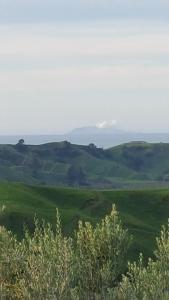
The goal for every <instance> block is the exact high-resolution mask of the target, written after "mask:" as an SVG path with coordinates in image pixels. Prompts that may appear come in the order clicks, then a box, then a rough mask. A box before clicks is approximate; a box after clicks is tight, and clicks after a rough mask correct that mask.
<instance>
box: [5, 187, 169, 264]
mask: <svg viewBox="0 0 169 300" xmlns="http://www.w3.org/2000/svg"><path fill="white" fill-rule="evenodd" d="M113 203H115V204H116V206H117V209H118V210H119V212H120V215H121V218H122V221H123V223H124V225H125V226H126V227H127V228H129V231H130V233H132V234H133V237H134V243H133V246H132V249H131V257H132V258H136V257H137V255H138V253H139V252H140V251H142V252H143V253H144V254H145V255H147V256H149V255H152V250H153V248H154V243H155V237H156V236H157V235H158V233H159V231H160V226H161V225H162V224H164V223H166V222H167V219H168V217H169V190H154V191H151V190H147V191H146V190H142V191H141V190H140V191H139V190H138V191H94V190H79V189H63V188H49V187H40V186H27V185H23V184H13V183H12V184H11V183H6V184H5V183H4V184H0V206H1V207H2V206H5V207H6V208H5V210H4V212H3V213H2V215H1V217H0V218H1V220H0V221H1V222H0V223H1V224H3V225H5V226H6V227H7V228H9V229H11V230H12V231H14V232H15V233H17V234H18V235H19V236H21V235H22V229H23V224H26V225H27V226H28V227H29V228H30V229H31V230H32V229H33V222H34V216H35V214H36V216H37V217H38V218H39V219H42V218H43V219H45V220H46V221H50V222H51V223H52V224H54V222H55V215H56V207H57V208H58V209H59V212H60V214H61V219H62V222H63V225H64V231H65V233H67V234H70V233H72V232H73V229H74V228H76V226H77V223H78V220H79V219H83V220H88V221H91V222H92V223H96V222H97V221H99V219H101V217H103V216H104V215H105V214H106V213H108V212H110V210H111V206H112V204H113Z"/></svg>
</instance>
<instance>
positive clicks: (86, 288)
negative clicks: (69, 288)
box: [75, 206, 130, 299]
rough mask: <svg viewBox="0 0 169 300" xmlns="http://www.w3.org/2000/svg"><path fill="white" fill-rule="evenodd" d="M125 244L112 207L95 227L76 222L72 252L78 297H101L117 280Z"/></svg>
mask: <svg viewBox="0 0 169 300" xmlns="http://www.w3.org/2000/svg"><path fill="white" fill-rule="evenodd" d="M129 244H130V237H129V235H128V233H127V230H124V229H123V227H122V224H121V222H120V219H119V215H118V213H117V211H116V208H115V206H113V208H112V211H111V214H110V215H108V216H106V217H105V219H103V220H102V221H101V223H98V224H97V225H96V227H94V226H92V225H91V224H90V223H88V222H86V223H85V224H83V223H82V222H79V229H78V231H77V234H76V247H75V255H76V274H77V290H78V293H79V295H80V299H95V298H96V299H103V297H105V295H106V294H107V289H108V288H110V287H113V286H114V285H115V284H116V283H117V278H118V276H119V275H120V274H121V273H122V271H123V270H124V262H125V261H126V254H127V251H128V247H129Z"/></svg>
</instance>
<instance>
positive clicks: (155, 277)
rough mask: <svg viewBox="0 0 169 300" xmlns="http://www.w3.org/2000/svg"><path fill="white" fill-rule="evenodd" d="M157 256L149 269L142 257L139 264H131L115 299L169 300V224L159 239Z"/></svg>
mask: <svg viewBox="0 0 169 300" xmlns="http://www.w3.org/2000/svg"><path fill="white" fill-rule="evenodd" d="M155 256H156V259H155V260H152V259H149V262H148V265H147V267H145V265H144V263H143V256H142V255H140V258H139V261H138V263H133V264H129V272H128V274H127V276H123V280H122V282H121V284H120V286H119V288H118V289H117V290H116V291H117V293H116V296H115V299H122V300H169V222H168V226H163V227H162V230H161V236H160V237H159V238H157V250H156V251H155ZM113 294H114V291H113Z"/></svg>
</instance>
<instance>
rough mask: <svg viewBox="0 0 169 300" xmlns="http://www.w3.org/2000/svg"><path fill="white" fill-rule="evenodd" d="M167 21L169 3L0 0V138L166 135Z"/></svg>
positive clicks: (168, 116) (168, 88) (168, 114)
mask: <svg viewBox="0 0 169 300" xmlns="http://www.w3.org/2000/svg"><path fill="white" fill-rule="evenodd" d="M147 2H148V3H147ZM168 19H169V1H168V0H166V1H165V0H158V1H155V0H153V1H152V0H148V1H147V0H107V1H106V0H97V1H96V0H90V1H89V0H72V1H71V0H45V1H44V0H24V1H23V0H0V134H20V133H27V134H28V133H30V134H32V133H58V132H64V131H68V130H71V129H72V128H73V127H80V126H88V125H95V124H98V123H99V122H103V121H105V120H106V121H109V122H111V121H112V120H116V121H117V126H118V127H120V128H124V129H130V130H139V131H168V132H169V21H168Z"/></svg>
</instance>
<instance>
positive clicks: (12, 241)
mask: <svg viewBox="0 0 169 300" xmlns="http://www.w3.org/2000/svg"><path fill="white" fill-rule="evenodd" d="M72 259H73V255H72V240H71V239H70V238H66V237H64V236H63V235H62V232H61V227H60V219H59V217H58V216H57V222H56V231H55V232H54V231H53V230H52V228H51V226H50V225H49V224H47V225H45V224H44V223H43V225H42V226H40V224H38V222H37V221H36V222H35V232H34V234H33V236H31V235H30V234H29V233H28V232H25V237H24V239H23V240H22V241H21V242H18V241H17V240H16V238H15V237H14V236H13V235H12V234H11V233H9V232H7V231H6V230H5V228H1V273H2V282H1V286H2V287H1V290H2V291H3V293H4V294H6V297H7V299H8V297H9V299H67V298H68V296H69V295H68V292H69V286H70V280H71V272H72V269H71V267H72Z"/></svg>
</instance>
